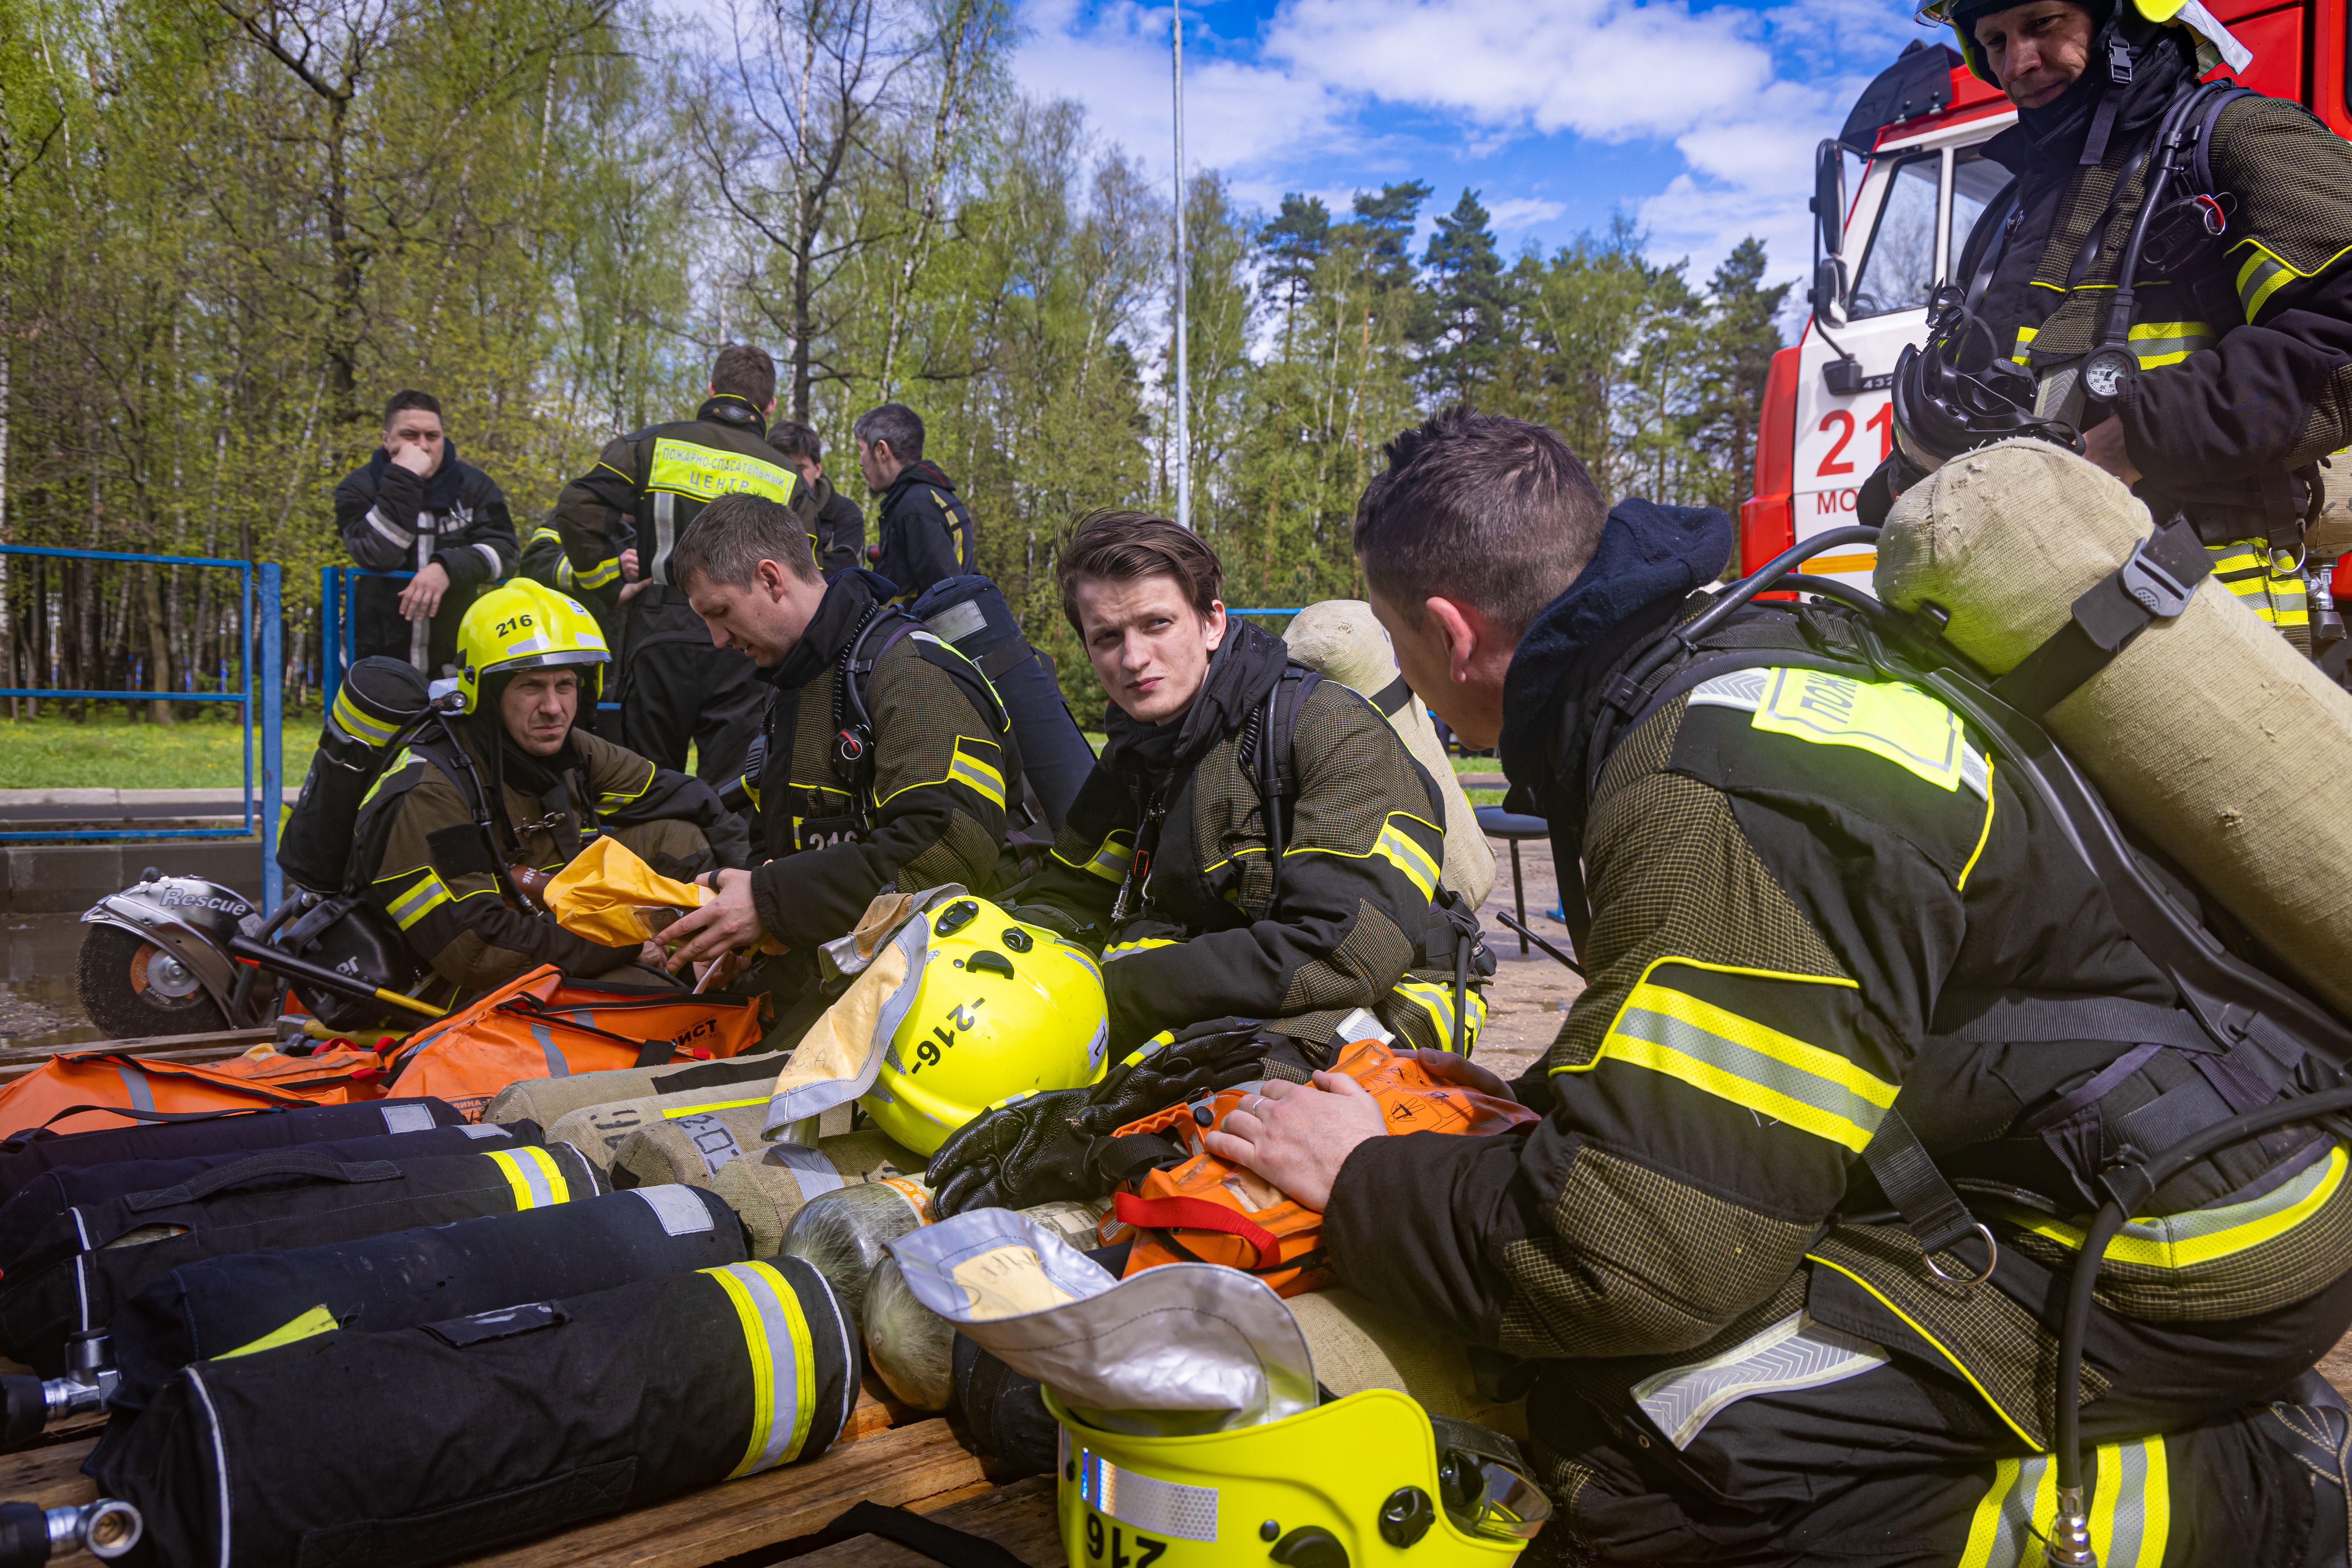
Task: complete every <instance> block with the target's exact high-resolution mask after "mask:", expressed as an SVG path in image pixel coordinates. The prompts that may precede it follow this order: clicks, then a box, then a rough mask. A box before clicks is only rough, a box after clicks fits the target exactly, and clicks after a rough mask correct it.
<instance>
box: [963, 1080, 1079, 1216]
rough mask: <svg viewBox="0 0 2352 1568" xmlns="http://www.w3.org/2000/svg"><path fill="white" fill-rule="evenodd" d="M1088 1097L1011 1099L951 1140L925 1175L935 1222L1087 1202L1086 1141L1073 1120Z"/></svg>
mask: <svg viewBox="0 0 2352 1568" xmlns="http://www.w3.org/2000/svg"><path fill="white" fill-rule="evenodd" d="M1086 1103H1087V1090H1085V1089H1040V1090H1036V1091H1034V1092H1032V1093H1029V1094H1023V1095H1016V1096H1014V1097H1013V1098H1012V1099H1011V1100H1006V1101H1005V1102H1004V1103H1003V1104H1002V1105H1000V1106H998V1107H996V1108H995V1109H994V1110H987V1111H983V1112H982V1113H981V1114H980V1115H979V1116H977V1117H975V1118H973V1119H972V1120H971V1121H968V1122H966V1123H965V1124H964V1125H963V1126H962V1127H961V1128H958V1129H957V1130H956V1131H954V1132H952V1133H950V1135H949V1137H948V1141H947V1142H944V1143H942V1144H940V1148H939V1152H937V1153H935V1154H933V1155H932V1156H931V1163H930V1169H929V1173H928V1174H929V1180H930V1184H931V1192H932V1194H933V1196H932V1200H931V1201H932V1204H933V1206H934V1207H936V1208H937V1209H938V1210H939V1215H940V1218H941V1219H946V1218H947V1217H949V1216H950V1215H959V1214H961V1213H963V1212H964V1211H965V1210H966V1209H981V1208H1008V1209H1025V1208H1030V1207H1033V1206H1034V1205H1038V1204H1044V1203H1052V1202H1054V1201H1055V1199H1057V1198H1088V1197H1092V1196H1094V1195H1095V1187H1094V1177H1093V1174H1092V1173H1091V1172H1090V1171H1089V1170H1088V1169H1087V1145H1088V1144H1089V1143H1091V1142H1093V1140H1092V1139H1090V1138H1088V1137H1087V1134H1086V1133H1085V1132H1084V1131H1080V1130H1079V1128H1078V1125H1077V1122H1076V1117H1077V1114H1078V1112H1079V1111H1080V1110H1084V1109H1085V1107H1086Z"/></svg>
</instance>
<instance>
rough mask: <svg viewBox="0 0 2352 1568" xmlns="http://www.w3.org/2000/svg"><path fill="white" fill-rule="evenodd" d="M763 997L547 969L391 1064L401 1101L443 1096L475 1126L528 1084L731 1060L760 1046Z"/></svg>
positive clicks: (432, 1031) (444, 1022) (414, 1039)
mask: <svg viewBox="0 0 2352 1568" xmlns="http://www.w3.org/2000/svg"><path fill="white" fill-rule="evenodd" d="M766 1005H767V1004H766V999H765V998H764V997H761V996H745V995H740V994H736V993H733V992H728V991H705V992H703V993H701V994H693V993H690V992H686V991H674V990H669V989H666V988H664V987H661V986H654V985H624V984H618V983H606V982H598V981H586V980H567V979H565V978H564V976H563V973H562V971H561V970H559V969H557V968H556V967H555V965H553V964H551V963H548V964H541V966H540V967H539V968H537V969H534V970H532V971H531V972H530V973H528V974H525V975H521V976H520V977H518V978H517V979H514V980H510V981H509V982H508V983H507V984H504V985H501V986H499V988H498V989H497V990H496V991H493V992H491V993H490V994H488V995H487V996H485V997H483V998H482V999H481V1000H480V1001H478V1002H477V1003H475V1004H474V1005H472V1006H470V1007H467V1009H466V1010H465V1011H463V1012H461V1013H453V1014H451V1015H450V1016H448V1017H446V1018H443V1019H440V1020H439V1021H437V1022H436V1023H432V1024H428V1025H426V1026H425V1027H424V1028H422V1029H419V1030H417V1031H416V1033H415V1034H413V1035H411V1036H409V1037H408V1043H407V1045H405V1046H404V1047H402V1048H401V1050H400V1053H399V1054H398V1055H397V1056H396V1057H394V1059H393V1069H392V1070H393V1079H394V1082H396V1083H398V1084H399V1085H400V1089H399V1092H400V1093H402V1094H404V1095H425V1096H428V1097H430V1098H433V1099H436V1100H447V1101H448V1102H449V1103H450V1104H452V1105H454V1106H456V1107H457V1109H458V1110H460V1111H462V1112H463V1113H464V1114H465V1117H466V1120H467V1121H478V1120H479V1119H480V1117H481V1114H482V1110H483V1108H484V1107H486V1106H488V1104H489V1102H490V1101H491V1100H492V1099H493V1098H495V1097H496V1096H497V1094H498V1092H499V1090H500V1089H504V1088H506V1087H507V1086H508V1085H509V1084H511V1083H520V1082H521V1081H522V1080H523V1079H527V1078H566V1077H569V1076H570V1075H572V1074H573V1073H583V1072H603V1071H605V1070H606V1069H608V1068H643V1067H659V1066H661V1065H662V1064H663V1063H664V1062H669V1061H676V1060H678V1059H680V1058H688V1059H691V1060H695V1061H709V1060H712V1059H714V1058H719V1057H731V1056H735V1055H737V1054H738V1053H740V1052H742V1051H745V1050H748V1049H750V1048H751V1047H753V1046H756V1045H758V1044H759V1043H760V1038H761V1035H762V1034H764V1033H765V1032H766V1029H767V1019H766V1016H765V1013H766Z"/></svg>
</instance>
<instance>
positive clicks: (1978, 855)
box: [1952, 756, 1993, 893]
mask: <svg viewBox="0 0 2352 1568" xmlns="http://www.w3.org/2000/svg"><path fill="white" fill-rule="evenodd" d="M1992 769H1993V761H1992V758H1991V757H1990V756H1988V757H1986V758H1985V819H1984V828H1983V830H1982V831H1981V832H1979V834H1978V835H1977V847H1975V848H1974V849H1972V850H1970V851H1969V863H1968V864H1967V865H1965V866H1963V867H1961V868H1960V879H1959V880H1958V881H1957V882H1954V883H1953V884H1952V891H1954V892H1956V893H1964V892H1966V891H1968V887H1969V872H1971V871H1973V870H1975V869H1976V868H1977V862H1978V861H1979V860H1981V859H1983V858H1984V852H1985V846H1986V845H1988V844H1990V843H1991V842H1992V802H1993V793H1992Z"/></svg>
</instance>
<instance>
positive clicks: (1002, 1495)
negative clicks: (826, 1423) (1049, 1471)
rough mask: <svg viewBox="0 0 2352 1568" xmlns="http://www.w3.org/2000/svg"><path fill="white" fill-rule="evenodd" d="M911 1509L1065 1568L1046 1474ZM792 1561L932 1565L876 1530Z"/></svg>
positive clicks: (873, 1567) (1039, 1564)
mask: <svg viewBox="0 0 2352 1568" xmlns="http://www.w3.org/2000/svg"><path fill="white" fill-rule="evenodd" d="M916 1511H918V1512H919V1513H922V1514H925V1515H927V1516H929V1518H932V1519H935V1520H938V1521H940V1523H941V1524H947V1525H953V1526H954V1527H955V1528H956V1529H958V1530H963V1531H971V1533H972V1534H974V1535H977V1536H982V1537H983V1538H985V1539H987V1540H990V1541H993V1542H996V1544H998V1545H999V1546H1002V1547H1003V1548H1004V1549H1005V1550H1006V1551H1007V1552H1012V1553H1013V1556H1015V1557H1017V1558H1019V1559H1020V1560H1021V1561H1022V1562H1024V1563H1028V1564H1030V1568H1064V1564H1065V1563H1066V1559H1065V1558H1064V1556H1063V1555H1062V1536H1061V1521H1060V1519H1059V1518H1058V1516H1057V1515H1056V1513H1055V1500H1054V1478H1053V1477H1051V1476H1031V1477H1030V1478H1029V1479H1026V1480H1021V1481H1015V1482H1013V1484H1012V1485H1011V1486H1009V1487H996V1488H993V1489H990V1490H988V1491H985V1492H982V1493H981V1494H979V1495H978V1496H975V1497H972V1498H970V1499H968V1500H963V1501H960V1502H955V1503H950V1504H947V1505H945V1506H941V1507H938V1508H925V1509H919V1510H916ZM792 1562H793V1568H935V1565H933V1564H932V1563H931V1560H930V1559H929V1558H928V1557H926V1556H924V1555H923V1554H922V1553H921V1552H911V1551H909V1550H908V1549H907V1548H906V1547H904V1546H901V1545H899V1544H898V1542H893V1541H885V1540H883V1539H882V1538H881V1537H880V1536H878V1535H861V1536H859V1537H858V1538H857V1539H856V1540H855V1541H845V1542H841V1543H840V1544H839V1545H836V1546H825V1547H820V1548H818V1549H817V1550H816V1551H814V1552H809V1553H807V1554H806V1555H804V1556H800V1557H795V1558H793V1559H792Z"/></svg>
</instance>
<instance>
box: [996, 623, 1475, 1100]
mask: <svg viewBox="0 0 2352 1568" xmlns="http://www.w3.org/2000/svg"><path fill="white" fill-rule="evenodd" d="M1288 662H1289V649H1288V648H1287V647H1286V646H1285V645H1284V643H1283V641H1282V639H1281V638H1279V637H1271V636H1269V635H1267V634H1266V633H1265V632H1263V631H1260V630H1259V629H1258V628H1257V627H1255V626H1251V625H1249V624H1248V623H1247V622H1245V621H1243V620H1240V619H1238V618H1235V619H1233V620H1228V621H1227V622H1226V623H1225V639H1224V642H1223V644H1222V645H1221V646H1220V647H1218V649H1217V651H1216V653H1215V654H1214V655H1213V657H1212V658H1211V661H1210V666H1209V676H1208V680H1207V682H1206V684H1204V685H1203V686H1202V690H1201V695H1200V696H1199V697H1197V698H1195V699H1194V700H1193V702H1192V707H1191V708H1190V709H1189V710H1186V712H1185V713H1184V715H1183V717H1182V718H1181V720H1180V721H1172V722H1171V723H1169V724H1166V725H1160V726H1153V725H1149V724H1139V723H1138V722H1136V721H1134V720H1131V719H1129V718H1128V717H1127V715H1125V714H1124V713H1122V712H1120V711H1119V710H1118V709H1117V708H1115V707H1114V708H1113V709H1112V710H1110V718H1109V721H1108V744H1107V745H1106V746H1105V748H1104V750H1103V754H1102V757H1101V760H1100V761H1099V762H1097V763H1096V765H1095V770H1094V772H1093V773H1092V774H1091V775H1090V776H1089V777H1088V778H1087V782H1086V784H1084V785H1083V786H1081V788H1080V789H1079V791H1078V795H1077V799H1076V801H1074V802H1073V803H1072V804H1071V806H1070V814H1069V816H1068V819H1067V820H1066V822H1065V824H1064V826H1063V828H1062V832H1061V835H1060V837H1058V838H1056V839H1055V844H1054V848H1053V852H1052V854H1051V855H1049V856H1048V857H1047V858H1046V863H1045V869H1044V870H1042V871H1040V872H1039V873H1038V874H1037V876H1036V877H1035V878H1034V879H1033V880H1032V882H1031V883H1030V885H1029V889H1028V891H1027V892H1026V893H1025V894H1024V895H1023V900H1022V902H1023V905H1024V908H1027V907H1035V908H1041V909H1045V910H1052V911H1054V913H1055V916H1056V917H1057V918H1056V919H1055V921H1053V923H1055V924H1056V925H1058V926H1060V927H1062V928H1063V929H1064V930H1065V931H1067V932H1068V933H1069V934H1071V935H1074V936H1076V937H1078V938H1079V939H1080V940H1087V941H1091V942H1093V943H1094V944H1096V945H1097V946H1099V947H1100V948H1101V950H1102V953H1103V958H1104V963H1103V990H1104V992H1105V994H1106V995H1107V996H1108V1001H1109V1004H1110V1043H1111V1050H1112V1053H1113V1056H1114V1058H1117V1057H1118V1055H1119V1054H1122V1053H1124V1052H1126V1051H1128V1050H1129V1049H1131V1048H1133V1047H1136V1046H1138V1045H1140V1044H1142V1043H1143V1042H1144V1041H1145V1040H1147V1039H1149V1038H1150V1037H1152V1036H1153V1035H1155V1034H1157V1033H1159V1032H1160V1031H1161V1030H1163V1029H1175V1028H1182V1027H1184V1026H1187V1025H1192V1024H1197V1023H1202V1022H1204V1021H1206V1020H1208V1019H1213V1018H1220V1017H1239V1018H1255V1019H1262V1020H1267V1021H1275V1020H1279V1023H1278V1024H1277V1025H1276V1026H1277V1027H1278V1028H1279V1030H1280V1031H1281V1032H1282V1033H1285V1034H1288V1035H1291V1036H1293V1037H1297V1038H1299V1039H1303V1040H1307V1041H1310V1042H1314V1043H1318V1044H1320V1043H1324V1042H1328V1040H1330V1039H1331V1038H1332V1037H1333V1036H1334V1034H1335V1033H1336V1031H1337V1029H1338V1026H1339V1023H1340V1021H1341V1020H1342V1019H1343V1018H1345V1017H1346V1016H1348V1015H1349V1014H1350V1013H1352V1012H1353V1011H1355V1010H1356V1009H1358V1008H1363V1009H1365V1010H1367V1011H1370V1012H1371V1013H1373V1014H1375V1015H1376V1016H1379V1017H1380V1018H1381V1020H1382V1021H1383V1022H1384V1023H1386V1024H1387V1025H1388V1026H1389V1027H1390V1028H1391V1029H1393V1030H1396V1031H1398V1032H1400V1033H1402V1034H1404V1035H1407V1036H1409V1037H1411V1040H1412V1045H1414V1046H1416V1047H1423V1046H1426V1047H1446V1046H1449V1045H1450V1044H1451V1037H1452V1034H1453V1028H1452V1022H1453V1015H1454V998H1453V995H1452V979H1453V962H1454V926H1453V925H1452V924H1451V923H1450V922H1449V921H1447V920H1446V918H1445V916H1444V913H1443V912H1442V910H1441V909H1440V908H1439V907H1438V900H1439V879H1440V876H1441V874H1442V871H1443V868H1444V864H1445V834H1444V827H1443V826H1442V824H1443V823H1444V821H1445V816H1444V807H1443V805H1441V803H1440V799H1439V796H1438V794H1437V786H1436V784H1434V783H1433V781H1432V780H1431V779H1430V777H1429V775H1428V774H1427V773H1423V771H1422V768H1421V764H1420V763H1417V762H1415V761H1414V760H1413V756H1412V752H1408V751H1407V750H1405V746H1404V742H1402V741H1401V740H1399V739H1398V738H1397V734H1396V731H1394V730H1392V729H1391V728H1390V727H1389V723H1388V721H1387V720H1385V719H1383V718H1381V715H1380V714H1379V712H1378V711H1376V710H1374V709H1373V708H1372V706H1371V705H1370V703H1368V702H1366V701H1365V700H1363V699H1362V698H1361V697H1360V696H1358V695H1357V694H1356V693H1355V692H1353V691H1351V690H1349V689H1348V688H1347V687H1345V686H1343V685H1341V684H1340V683H1339V681H1336V680H1318V681H1317V682H1316V683H1315V684H1314V685H1313V686H1312V687H1311V688H1310V689H1307V692H1306V695H1305V699H1304V700H1303V701H1302V703H1301V705H1300V707H1299V710H1298V721H1297V727H1296V729H1295V730H1294V731H1292V735H1291V759H1292V765H1293V767H1294V768H1295V769H1296V771H1297V794H1296V795H1295V796H1294V797H1293V798H1292V799H1291V801H1290V802H1289V805H1288V809H1287V810H1286V813H1285V815H1286V816H1288V817H1289V818H1290V821H1289V824H1288V826H1287V830H1286V833H1285V834H1284V837H1283V851H1282V887H1281V892H1280V896H1279V897H1278V898H1277V897H1276V896H1275V887H1274V876H1273V873H1272V871H1271V869H1270V868H1269V867H1268V864H1267V860H1266V851H1267V848H1268V844H1267V837H1268V836H1267V832H1266V824H1265V806H1264V797H1263V796H1262V795H1261V794H1260V792H1259V787H1258V786H1259V777H1258V773H1257V770H1256V769H1255V767H1254V766H1253V765H1252V761H1251V759H1252V757H1253V755H1254V754H1255V748H1254V747H1253V746H1251V745H1249V744H1248V743H1247V742H1249V741H1250V740H1251V739H1254V738H1255V734H1256V730H1255V725H1256V724H1258V723H1262V722H1263V721H1264V720H1263V717H1262V715H1263V711H1264V709H1265V698H1266V693H1267V691H1268V690H1269V689H1271V688H1272V687H1273V686H1274V684H1275V682H1276V680H1278V679H1280V678H1281V676H1282V673H1283V669H1284V667H1285V666H1286V665H1287V664H1288ZM1123 888H1124V889H1127V893H1128V904H1127V908H1126V910H1124V911H1123V914H1122V916H1121V918H1119V919H1118V920H1117V921H1114V919H1113V910H1114V907H1115V906H1116V904H1117V901H1118V898H1119V894H1120V891H1121V889H1123ZM1481 1005H1482V1004H1479V1003H1477V1002H1475V1000H1474V1003H1473V1008H1474V1013H1475V1011H1476V1009H1477V1008H1479V1007H1480V1006H1481Z"/></svg>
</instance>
